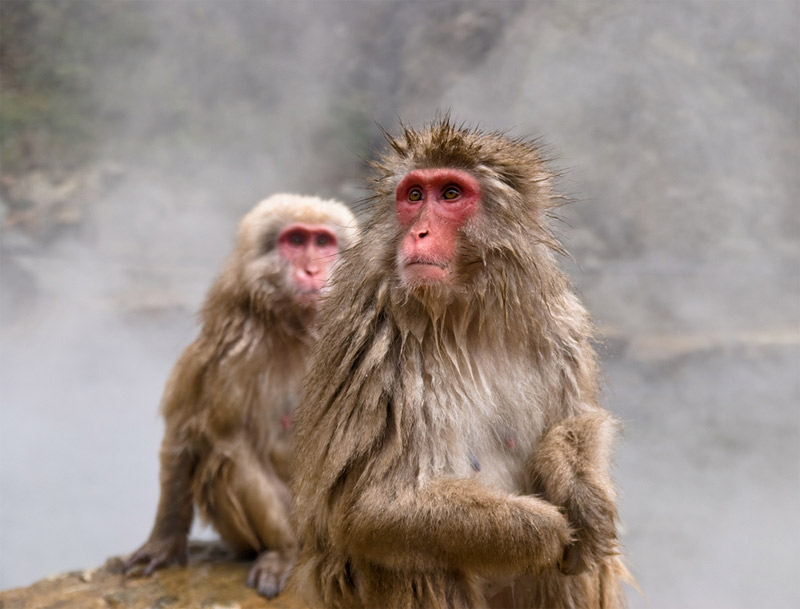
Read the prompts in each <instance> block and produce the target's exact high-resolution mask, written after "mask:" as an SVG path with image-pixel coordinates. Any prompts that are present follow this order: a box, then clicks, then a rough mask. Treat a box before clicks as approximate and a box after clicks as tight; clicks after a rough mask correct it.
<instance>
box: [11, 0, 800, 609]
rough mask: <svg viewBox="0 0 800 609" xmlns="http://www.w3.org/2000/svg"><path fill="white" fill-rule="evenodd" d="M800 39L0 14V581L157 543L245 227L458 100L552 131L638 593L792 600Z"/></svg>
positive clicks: (599, 29)
mask: <svg viewBox="0 0 800 609" xmlns="http://www.w3.org/2000/svg"><path fill="white" fill-rule="evenodd" d="M799 31H800V1H798V0H763V1H762V2H758V3H756V2H752V1H750V0H748V1H739V0H694V1H692V0H674V1H672V2H650V1H638V2H637V1H634V0H606V1H605V2H602V3H598V2H591V1H589V0H586V1H582V0H563V1H556V0H541V1H528V2H524V1H513V0H508V1H492V2H488V1H484V2H477V1H455V0H426V1H411V0H384V1H378V0H372V1H370V0H328V1H322V0H317V1H310V0H294V1H289V0H287V1H278V0H275V1H266V0H263V1H252V0H251V1H248V0H228V1H226V2H220V1H216V2H215V1H210V0H191V1H188V0H185V1H184V0H171V1H167V0H161V1H148V0H139V1H118V0H21V1H20V0H0V70H1V71H0V103H1V105H0V160H2V174H1V175H0V223H1V224H2V229H1V230H2V232H0V255H1V256H2V266H0V307H1V308H0V315H1V317H0V548H2V551H0V589H6V588H11V587H17V586H22V585H27V584H30V583H32V582H33V581H35V580H38V579H41V578H43V577H45V576H47V575H49V574H51V573H55V572H61V571H65V570H70V569H77V568H87V567H93V566H96V565H99V564H101V563H102V562H103V561H104V560H105V558H106V557H108V556H110V555H115V554H121V553H127V552H131V551H133V550H134V549H135V548H136V547H138V545H139V544H140V543H142V542H143V541H144V539H145V538H146V536H147V535H148V533H149V530H150V526H151V524H152V519H153V516H154V514H155V506H156V502H157V496H158V482H157V478H158V459H157V452H158V446H159V443H160V440H161V434H162V429H163V428H162V423H161V420H160V418H159V415H158V403H159V399H160V395H161V391H162V389H163V386H164V382H165V381H166V377H167V374H168V373H169V370H170V368H171V366H172V364H173V363H174V361H175V359H176V358H177V356H178V355H179V353H180V352H181V350H182V349H183V347H185V346H186V345H187V344H188V343H189V342H190V341H191V340H192V339H193V338H194V336H195V335H196V332H197V330H198V326H197V323H196V317H195V314H196V312H197V310H198V308H199V306H200V304H201V302H202V298H203V296H204V293H205V290H206V289H207V287H208V286H209V284H210V282H211V280H212V278H213V277H214V276H215V275H216V273H217V272H218V271H219V269H220V268H221V266H222V263H223V261H224V259H225V257H226V255H227V254H228V252H229V251H230V249H231V246H232V243H233V237H234V233H235V229H236V224H237V222H238V220H239V218H240V217H241V216H242V215H243V214H244V213H245V212H246V211H247V210H248V209H250V208H251V207H252V206H253V205H254V204H255V203H256V202H258V201H259V200H260V199H262V198H264V197H266V196H267V195H269V194H272V193H275V192H278V191H297V192H301V193H307V194H318V195H322V196H326V197H328V196H332V197H338V198H341V199H343V200H345V201H347V202H349V203H353V202H356V201H357V200H358V199H360V198H361V197H363V196H364V195H365V194H366V193H365V190H364V185H365V183H364V181H363V179H364V176H365V175H366V172H365V164H364V159H368V158H370V157H372V156H373V155H374V153H375V151H376V150H378V149H380V148H381V147H382V145H383V144H382V137H381V134H380V128H379V126H380V125H382V126H384V127H386V128H387V129H389V130H390V131H392V130H395V129H396V128H397V125H398V120H399V119H402V120H403V121H404V122H406V123H409V124H411V125H421V124H422V123H424V122H427V121H429V120H431V119H432V118H433V117H434V115H435V113H436V112H437V110H447V109H449V110H450V111H451V112H452V115H453V117H454V118H455V119H457V120H459V121H465V122H466V123H468V124H469V125H478V126H481V127H484V128H486V129H500V130H508V131H509V132H510V133H511V134H512V135H531V136H541V137H543V138H544V141H545V142H546V143H547V144H548V147H549V152H550V156H551V157H553V159H554V160H553V166H554V168H556V169H558V170H560V171H562V172H563V177H562V178H561V180H560V189H561V190H562V191H563V192H564V193H566V194H567V195H569V196H570V197H571V198H572V199H573V203H572V204H571V205H568V206H567V207H565V208H564V209H563V210H562V212H561V216H562V219H563V221H562V222H560V223H558V224H557V225H556V227H555V228H556V230H557V231H558V233H559V235H560V236H561V238H562V240H563V241H564V243H565V244H566V246H567V249H568V250H570V252H571V253H572V254H573V256H574V262H569V261H566V262H565V264H566V265H567V268H568V271H569V274H570V277H571V279H572V281H573V282H574V283H575V285H576V287H577V288H578V290H579V291H580V293H581V294H582V296H583V298H584V299H585V301H586V302H587V304H588V306H589V308H590V309H591V311H592V312H593V314H594V316H595V318H596V320H597V323H598V325H599V326H600V327H601V329H602V330H603V332H604V335H605V344H604V345H603V346H602V347H601V350H602V356H603V360H604V370H605V375H606V380H607V393H606V398H605V403H606V405H607V407H608V408H609V409H610V410H612V411H613V412H615V413H616V414H617V415H618V416H619V417H620V418H621V419H622V420H623V421H624V424H625V436H624V439H623V441H622V443H621V445H620V448H619V450H618V452H617V465H616V470H615V475H616V478H617V481H618V483H619V487H620V493H621V511H622V520H623V524H624V529H623V538H622V541H623V544H624V548H625V553H626V555H627V557H628V562H629V564H630V566H631V569H632V571H633V572H634V574H635V576H636V577H637V578H638V581H639V583H640V585H641V587H642V591H643V594H642V595H640V594H638V593H636V592H634V591H630V594H629V597H630V605H631V607H633V608H640V607H653V608H677V607H680V608H695V607H696V608H714V607H718V608H739V607H741V608H783V607H786V608H788V607H798V606H800V585H799V584H798V572H800V560H799V559H798V549H800V527H799V526H798V514H799V513H800V511H798V510H800V409H799V408H798V407H800V379H799V375H800V177H799V176H800V39H799V38H798V37H797V33H798V32H799ZM199 534H201V535H208V534H209V532H208V531H203V530H200V531H199Z"/></svg>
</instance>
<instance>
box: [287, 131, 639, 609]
mask: <svg viewBox="0 0 800 609" xmlns="http://www.w3.org/2000/svg"><path fill="white" fill-rule="evenodd" d="M387 138H388V143H389V147H388V150H387V152H385V153H384V155H383V156H382V157H381V158H379V160H378V161H376V162H375V163H374V168H375V170H376V175H375V177H374V178H373V182H372V189H373V195H372V197H371V202H372V206H373V212H374V213H373V216H372V217H371V219H370V220H369V221H368V223H367V225H366V227H365V230H364V232H363V234H362V240H361V242H360V243H359V244H358V245H356V246H355V247H354V248H352V249H350V250H349V251H348V252H346V253H345V254H344V255H343V257H342V261H341V265H340V266H339V267H338V268H337V271H336V273H335V274H334V278H333V280H332V281H333V287H332V288H331V293H330V295H329V297H328V298H327V299H326V301H325V304H324V305H323V307H322V312H321V324H320V328H321V334H320V337H319V341H318V342H317V343H316V345H315V347H314V348H313V349H312V356H311V364H310V368H309V370H310V372H309V378H308V379H307V382H306V388H305V391H304V393H303V397H302V398H301V400H300V402H299V406H298V409H297V411H296V416H295V427H294V430H293V431H294V434H295V435H294V440H293V450H294V451H295V454H296V455H297V459H296V462H295V468H294V470H293V475H292V489H293V494H294V501H295V514H294V518H295V522H296V523H297V526H298V529H297V530H298V536H299V539H300V543H301V545H302V549H301V551H300V556H299V558H298V562H297V566H296V568H295V570H294V571H293V575H292V576H291V578H290V584H289V586H290V587H291V589H292V590H294V591H296V593H297V594H299V595H301V596H302V597H303V598H304V599H305V601H306V602H308V603H309V605H310V606H311V607H313V608H317V607H326V608H347V609H353V608H369V609H373V608H376V607H382V608H386V609H401V608H402V609H406V608H413V607H419V608H425V609H437V608H445V607H447V608H464V609H475V608H481V607H487V606H496V607H511V606H518V607H537V608H547V609H552V608H559V609H567V608H575V609H577V608H580V609H590V608H603V609H610V608H617V607H620V606H622V605H623V603H624V597H623V592H622V591H621V589H620V580H622V579H624V578H626V577H627V571H626V569H625V567H624V566H623V564H622V562H621V560H620V557H619V552H618V542H617V532H616V518H617V508H616V505H615V491H614V487H613V484H612V480H611V477H610V474H609V459H610V454H609V453H610V451H611V443H612V441H613V438H614V435H615V428H616V424H615V422H614V420H613V419H612V418H611V417H610V415H609V414H607V413H606V412H605V411H604V410H603V409H602V408H601V406H600V405H599V403H598V398H599V395H598V394H599V388H598V380H597V374H598V373H597V364H596V356H595V353H594V351H593V348H592V346H591V343H590V340H591V337H592V327H591V324H590V320H589V317H588V315H587V312H586V310H585V309H584V307H583V306H582V305H581V303H580V302H579V300H578V298H577V297H576V296H575V294H574V293H573V291H572V290H571V288H570V285H569V283H568V281H567V279H566V277H565V275H564V274H563V273H562V272H561V271H560V270H559V268H558V266H557V259H556V256H555V253H557V252H560V251H561V249H560V247H559V244H558V243H557V242H556V240H555V238H554V236H553V234H552V233H551V231H550V230H549V228H548V210H549V209H550V208H552V207H553V206H554V205H555V204H556V201H557V200H558V197H557V196H556V195H555V193H554V192H553V189H552V188H553V187H552V183H551V182H552V178H553V176H552V174H551V173H550V172H549V171H548V169H547V168H546V167H545V165H544V162H543V160H542V158H541V154H540V152H539V151H538V149H537V146H536V144H535V143H533V142H531V141H528V140H525V139H512V138H509V137H507V136H505V135H503V134H498V133H484V132H481V131H478V130H474V129H468V128H465V127H463V126H456V125H454V124H452V123H451V122H450V119H449V118H447V117H445V118H443V119H437V120H436V121H435V122H434V123H432V124H431V125H429V126H426V127H424V128H423V129H420V130H414V129H410V128H403V131H402V133H401V134H400V135H399V136H397V137H392V136H390V135H388V134H387Z"/></svg>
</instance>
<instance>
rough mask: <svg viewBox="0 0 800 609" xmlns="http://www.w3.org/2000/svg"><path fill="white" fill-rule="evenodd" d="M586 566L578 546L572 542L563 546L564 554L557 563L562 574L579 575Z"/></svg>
mask: <svg viewBox="0 0 800 609" xmlns="http://www.w3.org/2000/svg"><path fill="white" fill-rule="evenodd" d="M588 566H589V565H588V564H587V562H586V559H585V558H584V555H583V552H581V550H580V547H579V546H578V545H577V544H574V543H573V544H570V545H568V546H567V547H566V548H564V556H563V558H562V559H561V560H560V561H559V563H558V569H559V571H561V573H563V574H564V575H579V574H581V573H583V572H584V571H585V570H586V569H587V568H588Z"/></svg>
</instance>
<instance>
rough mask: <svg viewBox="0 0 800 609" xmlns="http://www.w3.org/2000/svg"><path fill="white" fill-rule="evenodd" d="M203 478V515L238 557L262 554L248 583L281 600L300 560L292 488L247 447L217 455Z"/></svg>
mask: <svg viewBox="0 0 800 609" xmlns="http://www.w3.org/2000/svg"><path fill="white" fill-rule="evenodd" d="M198 478H202V479H198V486H197V492H196V501H197V505H198V506H199V508H200V512H201V514H202V515H203V516H204V518H205V519H207V520H208V521H209V522H211V524H213V526H214V528H215V529H216V530H217V532H219V534H220V536H221V537H222V539H223V540H224V541H225V543H226V544H227V545H228V546H229V547H230V548H231V549H232V550H233V551H234V552H236V553H237V554H239V555H249V554H253V553H254V552H260V553H261V554H260V556H259V557H258V559H257V560H256V562H255V564H254V566H253V569H252V570H251V572H250V576H249V578H248V583H249V584H250V585H252V586H254V587H256V588H257V589H258V590H259V592H260V593H261V594H263V595H264V596H267V597H268V598H272V597H273V596H276V595H277V594H278V593H279V592H280V590H281V589H282V588H283V585H284V584H285V582H286V577H287V575H288V572H289V570H290V569H291V567H292V565H293V564H294V560H295V558H296V554H297V541H296V537H295V534H294V531H293V530H292V527H291V523H290V518H289V507H290V504H291V495H290V493H289V490H288V488H287V487H286V485H285V484H284V483H283V481H282V480H281V479H280V478H279V477H278V475H277V474H276V473H275V472H274V471H273V469H272V467H271V465H270V464H269V463H265V462H262V461H261V460H260V459H259V458H258V457H257V455H256V454H255V452H254V451H253V450H252V449H250V447H249V445H247V444H246V443H245V442H244V441H242V442H239V443H237V444H236V445H235V446H234V447H233V448H229V447H226V450H225V453H224V454H223V453H222V452H215V453H214V454H212V455H211V456H210V457H209V458H208V460H207V462H206V464H205V467H204V468H203V472H202V474H201V476H199V477H198Z"/></svg>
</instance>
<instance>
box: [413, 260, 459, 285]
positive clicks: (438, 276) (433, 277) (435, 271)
mask: <svg viewBox="0 0 800 609" xmlns="http://www.w3.org/2000/svg"><path fill="white" fill-rule="evenodd" d="M449 274H450V269H449V267H448V265H447V263H444V262H439V261H436V260H426V259H424V258H411V259H410V260H406V261H405V264H404V266H403V275H404V277H405V278H406V279H407V280H411V281H423V282H428V281H431V282H433V281H441V280H443V279H445V278H447V276H448V275H449Z"/></svg>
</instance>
